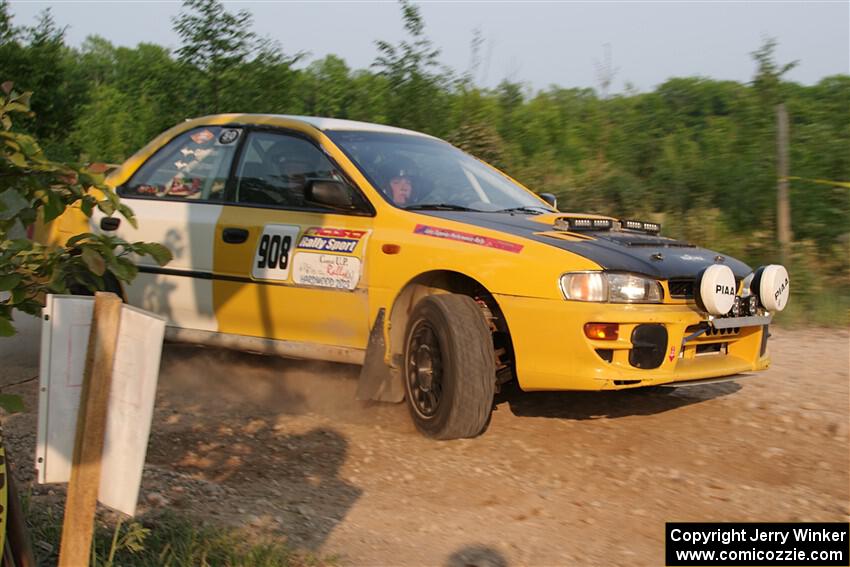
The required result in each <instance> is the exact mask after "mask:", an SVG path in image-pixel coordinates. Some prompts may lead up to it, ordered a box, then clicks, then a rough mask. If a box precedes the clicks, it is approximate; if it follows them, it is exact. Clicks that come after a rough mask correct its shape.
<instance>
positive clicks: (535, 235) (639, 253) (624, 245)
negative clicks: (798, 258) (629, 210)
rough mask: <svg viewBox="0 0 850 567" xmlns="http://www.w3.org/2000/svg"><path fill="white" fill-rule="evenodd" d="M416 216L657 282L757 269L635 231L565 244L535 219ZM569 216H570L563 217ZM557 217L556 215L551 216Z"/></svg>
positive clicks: (481, 215)
mask: <svg viewBox="0 0 850 567" xmlns="http://www.w3.org/2000/svg"><path fill="white" fill-rule="evenodd" d="M417 213H420V214H423V215H427V216H432V217H437V218H441V219H446V220H452V221H457V222H462V223H465V224H468V225H474V226H480V227H481V228H487V229H490V230H497V231H499V232H503V233H505V234H510V235H513V236H520V237H522V238H527V239H529V240H534V241H535V242H542V243H543V244H548V245H550V246H554V247H556V248H561V249H562V250H568V251H569V252H573V253H575V254H578V255H579V256H583V257H585V258H587V259H588V260H592V261H593V262H596V263H597V264H599V265H600V266H602V268H604V269H606V270H612V271H623V272H635V273H638V274H644V275H647V276H651V277H653V278H657V279H685V278H694V277H696V276H697V274H698V273H699V272H700V271H701V270H702V269H703V268H705V267H707V266H710V265H712V264H725V265H726V266H729V268H730V269H731V270H732V272H733V273H734V274H735V278H736V279H738V280H740V279H743V278H745V277H746V276H747V275H748V274H749V273H750V272H751V271H752V269H751V268H750V267H749V266H747V265H746V264H744V263H743V262H741V261H739V260H736V259H735V258H731V257H729V256H725V255H722V254H719V253H717V252H714V251H712V250H708V249H706V248H699V247H698V246H694V245H693V244H688V243H686V242H682V241H679V240H673V239H671V238H665V237H663V236H657V235H650V234H645V233H641V232H636V231H629V230H623V231H582V232H581V234H582V235H584V236H586V237H589V238H588V239H587V240H578V241H574V240H563V239H561V238H558V237H557V236H547V235H546V234H545V233H547V232H549V233H553V232H557V231H555V229H554V228H553V226H552V225H551V224H548V225H547V224H543V223H541V222H537V221H535V220H533V219H534V218H535V217H534V216H533V215H527V214H519V213H515V214H511V213H484V212H481V213H479V212H460V211H427V212H426V211H417ZM564 216H566V215H564ZM547 217H551V218H552V219H553V222H554V219H555V218H557V216H554V215H547Z"/></svg>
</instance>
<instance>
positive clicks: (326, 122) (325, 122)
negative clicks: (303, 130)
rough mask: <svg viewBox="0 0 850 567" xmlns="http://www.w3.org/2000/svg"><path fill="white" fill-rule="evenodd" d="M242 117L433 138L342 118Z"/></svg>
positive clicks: (253, 115)
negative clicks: (278, 119)
mask: <svg viewBox="0 0 850 567" xmlns="http://www.w3.org/2000/svg"><path fill="white" fill-rule="evenodd" d="M241 117H243V118H246V117H256V118H281V119H284V120H298V121H299V122H305V123H307V124H309V125H311V126H313V127H315V128H317V129H319V130H322V131H323V132H326V131H329V130H330V131H352V132H385V133H389V134H407V135H410V136H421V137H424V138H433V136H429V135H428V134H423V133H422V132H417V131H415V130H407V129H405V128H396V127H395V126H386V125H384V124H374V123H372V122H359V121H357V120H345V119H342V118H323V117H321V116H300V115H294V114H242V115H241Z"/></svg>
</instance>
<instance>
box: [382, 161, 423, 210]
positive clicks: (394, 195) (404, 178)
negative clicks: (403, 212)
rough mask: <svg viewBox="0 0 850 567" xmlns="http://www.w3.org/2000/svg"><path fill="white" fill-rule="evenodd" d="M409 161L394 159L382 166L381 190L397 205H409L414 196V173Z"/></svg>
mask: <svg viewBox="0 0 850 567" xmlns="http://www.w3.org/2000/svg"><path fill="white" fill-rule="evenodd" d="M414 171H415V169H414V166H413V164H412V163H411V162H409V161H407V160H404V159H394V160H393V163H391V164H386V166H384V168H383V176H382V177H383V190H384V193H386V194H387V195H388V196H389V198H390V199H391V200H392V202H393V204H394V205H396V206H397V207H406V206H407V205H410V204H411V203H412V202H413V200H414V199H415V197H416V185H417V184H416V175H415V174H414Z"/></svg>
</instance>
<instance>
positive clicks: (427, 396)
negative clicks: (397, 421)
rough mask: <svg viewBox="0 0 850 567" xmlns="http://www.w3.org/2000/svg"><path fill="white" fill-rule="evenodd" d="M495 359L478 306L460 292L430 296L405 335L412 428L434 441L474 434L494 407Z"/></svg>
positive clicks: (414, 312)
mask: <svg viewBox="0 0 850 567" xmlns="http://www.w3.org/2000/svg"><path fill="white" fill-rule="evenodd" d="M495 384H496V363H495V357H494V354H493V339H492V335H491V334H490V329H489V328H488V327H487V324H486V322H485V321H484V316H483V315H482V313H481V308H480V307H479V306H478V304H477V303H476V302H475V301H474V300H473V299H472V298H471V297H468V296H465V295H455V294H441V295H430V296H427V297H425V298H424V299H422V300H421V301H420V302H419V303H417V304H416V307H415V308H414V309H413V313H411V316H410V320H409V321H408V324H407V330H406V333H405V346H404V385H405V394H406V398H407V406H408V409H409V410H410V415H411V416H412V417H413V422H414V423H415V424H416V427H417V428H418V429H419V431H421V432H422V433H424V434H425V435H427V436H429V437H433V438H435V439H457V438H461V437H475V436H476V435H479V434H480V433H482V432H483V431H484V429H485V428H486V427H487V423H488V422H489V420H490V412H491V411H492V408H493V395H494V391H495Z"/></svg>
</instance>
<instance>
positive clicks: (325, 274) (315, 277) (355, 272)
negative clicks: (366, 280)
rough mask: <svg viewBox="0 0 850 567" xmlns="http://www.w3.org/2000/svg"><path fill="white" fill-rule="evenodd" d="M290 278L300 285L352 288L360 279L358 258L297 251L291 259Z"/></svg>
mask: <svg viewBox="0 0 850 567" xmlns="http://www.w3.org/2000/svg"><path fill="white" fill-rule="evenodd" d="M293 264H294V265H293V268H292V269H293V272H292V280H293V281H294V282H295V283H296V284H300V285H312V286H316V287H327V288H333V289H345V290H349V291H351V290H353V289H354V288H356V287H357V282H359V281H360V272H361V270H360V266H361V263H360V258H357V257H355V256H341V255H339V254H313V253H310V252H299V253H298V254H296V255H295V258H294V260H293Z"/></svg>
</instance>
